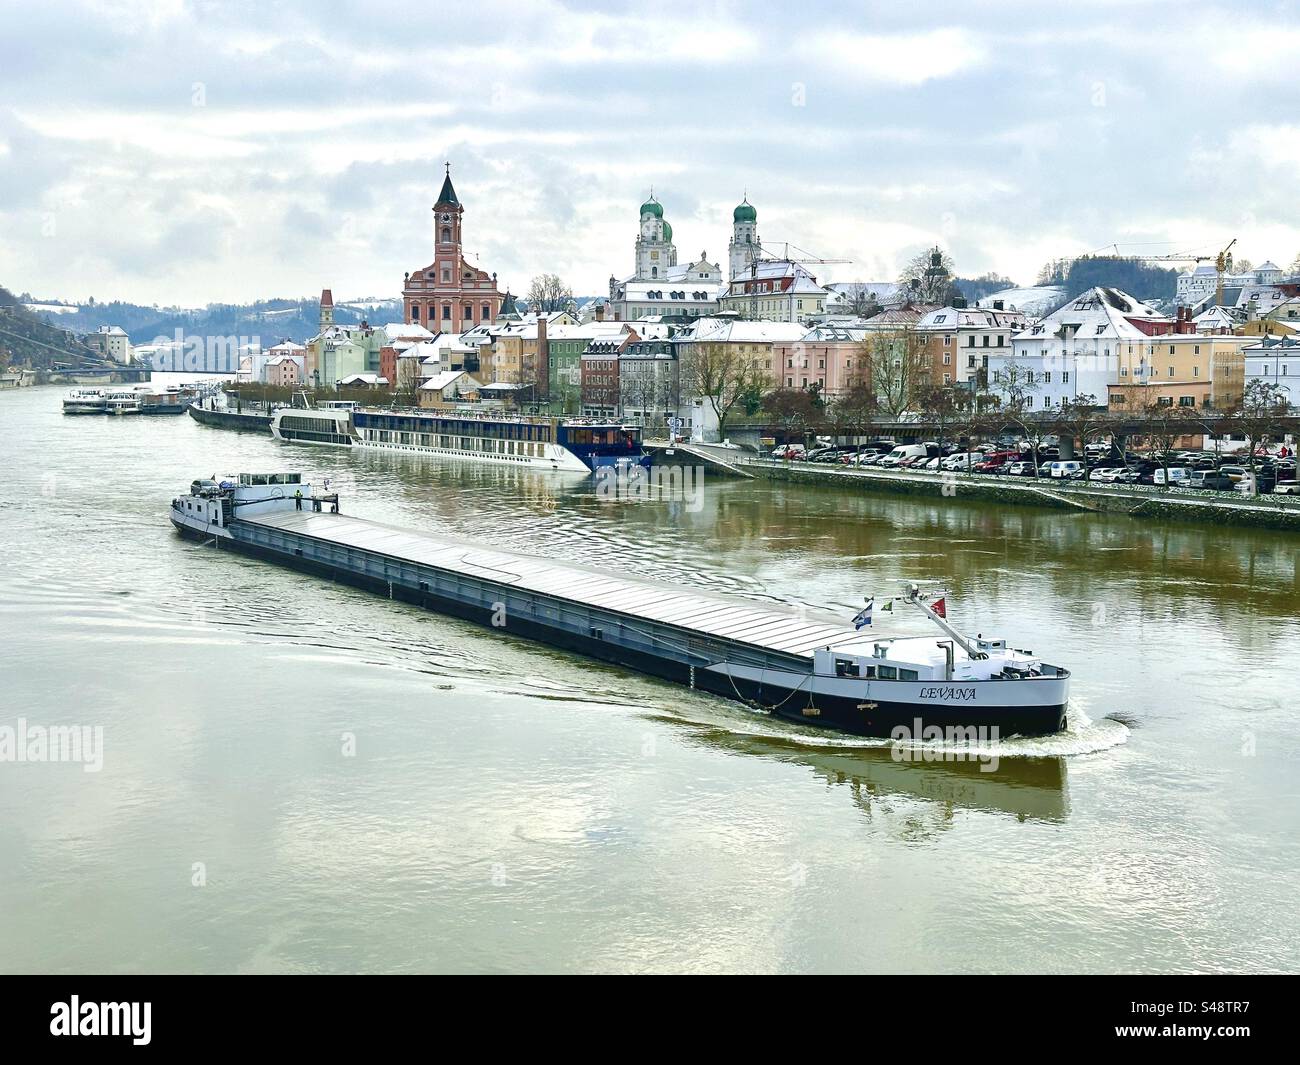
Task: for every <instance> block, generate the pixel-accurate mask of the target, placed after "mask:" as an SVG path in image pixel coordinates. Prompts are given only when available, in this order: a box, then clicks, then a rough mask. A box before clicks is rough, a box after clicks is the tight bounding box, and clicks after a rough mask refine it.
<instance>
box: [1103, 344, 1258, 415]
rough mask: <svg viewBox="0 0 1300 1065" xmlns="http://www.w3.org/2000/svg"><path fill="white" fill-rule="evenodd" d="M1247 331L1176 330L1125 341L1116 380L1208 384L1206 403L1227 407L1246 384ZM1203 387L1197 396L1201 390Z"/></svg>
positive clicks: (1157, 383) (1120, 348)
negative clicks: (1244, 350) (1176, 331)
mask: <svg viewBox="0 0 1300 1065" xmlns="http://www.w3.org/2000/svg"><path fill="white" fill-rule="evenodd" d="M1250 342H1251V338H1250V337H1247V336H1236V335H1222V336H1221V335H1217V334H1210V335H1207V334H1202V333H1176V334H1172V335H1169V336H1153V337H1145V338H1144V339H1142V340H1141V341H1125V342H1122V343H1121V344H1120V345H1119V352H1118V360H1117V361H1118V369H1117V371H1116V372H1117V378H1116V380H1115V382H1114V383H1115V384H1116V385H1118V386H1120V387H1123V386H1126V385H1171V384H1187V385H1199V384H1208V385H1209V391H1208V392H1207V393H1205V396H1206V402H1208V403H1209V404H1210V405H1212V406H1213V407H1215V408H1217V409H1219V410H1224V409H1226V408H1228V407H1231V406H1232V405H1233V404H1234V403H1236V402H1237V401H1238V400H1240V399H1241V393H1242V389H1243V388H1244V386H1245V376H1246V371H1245V359H1244V357H1243V356H1242V354H1241V350H1242V348H1244V347H1245V346H1246V345H1247V344H1249V343H1250ZM1200 394H1201V392H1200V390H1197V395H1200Z"/></svg>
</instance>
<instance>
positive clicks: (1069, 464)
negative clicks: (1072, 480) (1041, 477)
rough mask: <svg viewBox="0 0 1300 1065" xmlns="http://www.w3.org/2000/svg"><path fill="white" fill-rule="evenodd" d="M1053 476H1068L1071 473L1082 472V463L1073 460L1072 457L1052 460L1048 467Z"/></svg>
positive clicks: (1080, 473)
mask: <svg viewBox="0 0 1300 1065" xmlns="http://www.w3.org/2000/svg"><path fill="white" fill-rule="evenodd" d="M1049 468H1050V469H1051V471H1052V476H1053V477H1058V478H1059V477H1068V476H1070V474H1072V473H1078V474H1079V475H1080V476H1082V474H1083V463H1082V462H1075V461H1074V460H1073V459H1065V460H1064V461H1059V460H1058V461H1056V462H1053V463H1052V464H1051V465H1050V467H1049Z"/></svg>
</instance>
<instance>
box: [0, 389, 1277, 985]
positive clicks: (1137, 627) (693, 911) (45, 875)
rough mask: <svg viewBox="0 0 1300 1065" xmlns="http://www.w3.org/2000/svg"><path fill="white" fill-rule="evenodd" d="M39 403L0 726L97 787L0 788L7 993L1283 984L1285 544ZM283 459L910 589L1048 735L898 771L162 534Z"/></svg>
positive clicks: (0, 396)
mask: <svg viewBox="0 0 1300 1065" xmlns="http://www.w3.org/2000/svg"><path fill="white" fill-rule="evenodd" d="M62 394H63V390H62V389H57V388H32V389H23V390H18V391H12V392H7V393H0V439H2V440H3V443H4V457H5V466H6V470H5V476H4V477H3V478H2V479H0V544H2V545H3V552H4V553H3V558H4V562H5V564H4V566H3V569H2V570H0V624H2V625H3V628H2V629H0V637H2V638H3V648H4V651H3V664H4V683H3V692H4V702H3V706H2V707H0V728H2V727H4V726H10V727H12V728H14V729H15V730H16V729H17V728H18V727H19V721H20V719H21V720H22V721H23V722H25V723H26V727H28V728H30V727H31V726H33V725H39V726H45V727H51V726H58V725H79V726H85V727H95V728H102V751H101V752H100V753H101V756H102V767H100V768H99V769H98V771H87V766H86V765H78V764H75V763H68V762H31V761H29V762H15V761H8V762H0V968H2V969H3V970H5V971H10V972H41V971H53V972H97V971H104V972H137V971H148V972H153V971H162V972H280V971H289V972H338V971H353V970H361V971H377V972H411V971H429V970H439V971H443V970H450V971H468V972H485V971H486V972H494V971H517V970H523V971H561V972H569V971H590V970H609V971H690V972H714V971H724V970H728V971H729V970H743V971H754V972H772V971H794V972H803V971H884V972H914V971H942V972H978V971H989V970H993V971H1072V972H1073V971H1089V972H1091V971H1098V972H1113V971H1135V970H1136V971H1160V972H1169V971H1177V972H1182V971H1204V970H1251V971H1255V970H1294V969H1296V968H1297V967H1298V966H1300V947H1297V939H1298V933H1300V919H1298V918H1297V915H1296V906H1295V899H1296V898H1297V897H1300V845H1298V842H1297V841H1298V840H1300V794H1298V793H1300V774H1298V773H1297V766H1298V764H1300V736H1298V735H1297V728H1296V717H1297V710H1298V709H1300V707H1298V705H1297V704H1298V702H1300V700H1298V699H1297V695H1296V681H1295V667H1296V662H1297V651H1298V650H1300V621H1298V620H1297V617H1296V611H1297V606H1300V570H1298V569H1297V553H1298V551H1300V542H1298V541H1297V540H1296V539H1295V538H1294V537H1293V536H1289V535H1288V534H1285V533H1281V532H1271V531H1251V530H1245V529H1222V528H1216V527H1210V526H1207V527H1198V526H1193V525H1161V524H1153V523H1151V522H1144V521H1137V520H1134V519H1131V518H1128V517H1125V516H1121V515H1098V514H1086V513H1064V512H1058V511H1049V510H1041V511H1040V510H1036V509H1027V508H999V507H997V506H994V505H991V504H987V503H977V502H974V501H968V500H963V499H961V498H960V496H958V497H957V498H954V499H941V500H917V499H911V498H891V497H882V496H858V495H853V494H848V493H845V492H842V491H841V490H838V489H832V488H822V487H808V486H796V485H783V484H769V483H761V482H739V481H730V482H727V481H721V480H706V481H705V483H704V486H703V491H702V495H701V498H700V499H699V500H698V505H696V504H695V503H692V502H690V501H686V500H681V499H665V498H661V497H651V498H633V499H626V498H625V499H621V500H614V499H610V498H607V497H606V496H604V495H602V494H601V493H599V492H597V491H595V490H594V488H593V486H592V485H591V483H590V482H588V481H586V480H584V479H581V478H578V479H576V480H575V479H574V478H572V477H566V476H562V475H553V474H548V473H537V474H534V473H530V472H526V471H520V470H513V469H496V468H492V467H485V466H473V465H465V464H458V463H454V462H442V461H439V460H434V459H421V458H411V457H405V456H394V455H383V454H373V453H349V452H345V451H342V450H337V449H330V448H300V447H293V446H284V445H278V444H276V443H275V442H274V441H272V440H271V439H270V438H269V437H261V436H257V435H249V434H240V433H232V432H228V431H222V430H216V429H210V428H206V427H203V426H200V425H198V424H196V423H195V422H194V421H192V420H191V419H189V418H188V417H180V418H176V417H127V418H107V417H99V418H95V417H80V418H74V417H63V416H62V415H61V413H60V400H61V398H62ZM280 469H297V470H302V471H303V472H304V473H308V474H310V475H311V476H312V478H313V479H314V480H319V479H320V478H321V477H329V478H330V480H331V486H332V487H333V488H337V489H338V491H339V492H340V493H341V496H342V500H343V503H344V508H345V509H346V510H347V511H348V512H349V513H352V514H358V515H363V516H367V517H373V518H376V519H380V520H385V521H389V522H393V523H395V524H399V525H403V526H409V527H413V528H419V529H425V530H430V531H439V530H446V531H448V532H450V533H452V534H454V535H456V536H459V537H464V538H469V539H473V540H477V541H479V542H482V543H484V544H488V545H493V546H499V547H504V548H508V549H513V550H521V551H529V552H536V553H539V554H544V555H548V556H551V557H557V558H563V559H569V560H573V561H578V562H582V563H584V564H586V565H588V566H595V567H599V568H605V569H608V570H610V571H619V572H627V573H633V574H636V575H639V576H643V577H647V578H651V579H654V580H660V581H669V582H678V583H684V584H689V585H695V586H700V587H707V588H711V589H715V590H720V591H724V592H730V593H733V594H736V595H740V596H748V597H752V598H755V599H760V600H764V601H769V602H771V601H775V602H780V603H787V604H800V603H804V604H808V605H811V606H815V607H818V608H823V609H829V610H832V611H834V612H837V613H839V614H842V615H843V616H844V617H845V618H846V619H847V618H848V617H851V616H852V615H853V613H855V612H856V611H857V609H858V608H859V607H860V606H861V603H862V599H863V596H864V595H866V594H870V593H873V592H874V593H875V594H877V595H887V594H889V593H890V592H892V591H893V590H894V588H895V581H896V580H897V579H899V578H918V577H923V578H935V579H942V580H946V581H947V582H948V583H949V585H950V587H951V589H952V594H951V596H950V598H949V617H950V618H951V619H954V620H956V621H957V622H958V623H959V624H961V625H962V626H964V627H966V628H968V629H970V630H982V631H984V632H986V633H987V632H989V631H1000V632H1002V633H1005V634H1006V635H1007V636H1009V637H1011V638H1012V640H1013V642H1015V643H1016V644H1017V645H1018V646H1026V645H1027V646H1030V647H1032V648H1033V649H1034V650H1036V651H1038V652H1039V653H1040V654H1042V655H1043V656H1044V657H1045V658H1047V659H1048V660H1050V661H1054V662H1060V663H1061V664H1063V665H1066V666H1068V667H1070V668H1071V669H1072V670H1073V673H1074V679H1073V691H1072V702H1071V708H1070V716H1071V727H1070V731H1069V732H1067V733H1065V734H1063V735H1060V736H1056V737H1050V738H1045V739H1039V740H1033V741H1019V740H1007V741H1003V742H1002V743H1000V744H997V745H995V747H994V748H991V749H990V750H988V751H986V752H985V753H986V754H987V755H989V756H990V757H991V758H994V759H995V760H994V761H988V760H986V761H984V762H982V763H976V762H970V761H966V762H959V761H933V760H932V761H925V760H921V759H920V758H914V759H913V760H911V761H907V760H899V759H898V757H897V756H896V752H894V751H892V750H891V748H890V747H889V746H887V745H883V744H880V743H877V742H875V741H870V740H861V739H856V738H851V737H844V736H837V735H833V734H828V733H823V732H818V731H815V730H812V729H807V728H801V727H799V726H795V725H789V724H784V723H781V722H779V721H775V720H771V719H769V718H767V717H766V716H764V715H762V714H760V713H757V712H755V711H752V710H749V709H747V708H746V707H744V706H742V705H739V704H734V703H729V702H726V701H723V700H719V699H715V698H712V697H708V696H702V695H699V694H696V693H692V692H689V691H687V690H683V689H681V688H678V687H676V686H673V685H670V684H667V683H662V682H659V681H655V680H652V679H648V678H644V677H640V676H638V675H635V674H631V673H627V672H624V671H622V670H620V669H618V668H613V667H609V666H604V665H600V664H595V663H592V662H590V661H587V660H585V659H582V658H579V657H575V656H572V655H569V654H565V653H561V652H558V651H553V650H550V649H548V648H545V647H540V646H537V645H532V644H528V643H526V642H520V641H517V640H516V639H514V638H512V637H510V636H507V635H502V634H501V633H499V632H491V631H487V630H482V629H478V628H475V627H473V626H470V625H467V624H464V623H461V622H458V621H453V620H449V619H445V618H441V617H438V616H436V615H432V614H428V613H424V612H421V611H419V610H417V609H415V608H413V607H409V606H406V605H403V604H400V603H394V602H391V601H388V600H385V599H382V598H378V597H375V596H373V595H371V594H368V593H366V592H362V591H358V590H355V589H351V588H347V587H343V586H339V585H335V584H331V583H329V582H326V581H321V580H318V579H314V578H309V577H305V576H302V575H300V574H296V573H294V572H291V571H288V570H285V569H281V568H279V567H276V566H274V565H271V564H267V563H262V562H256V561H251V560H248V559H245V558H241V557H238V556H235V555H232V554H220V553H216V552H214V551H212V550H211V549H210V548H204V547H201V546H199V545H196V544H194V543H192V542H188V541H183V540H181V539H180V538H179V537H178V536H176V535H175V533H174V532H173V531H172V529H171V527H170V525H169V523H168V520H167V513H168V505H169V502H170V500H171V498H172V497H173V496H174V495H175V494H177V493H178V492H180V491H181V490H183V489H184V488H185V487H186V486H187V485H188V484H189V482H190V481H191V480H192V479H193V478H194V477H196V476H207V475H210V474H213V473H218V474H222V473H234V472H240V471H254V470H257V471H271V470H280ZM878 618H879V619H880V620H881V621H884V622H886V623H887V624H890V625H893V626H895V627H897V628H900V629H904V630H907V629H912V628H917V626H918V622H917V620H916V619H912V618H908V617H898V618H897V619H890V617H889V615H884V617H883V618H881V617H880V615H878ZM917 631H921V630H920V629H919V628H917ZM994 767H996V768H995V771H992V772H989V771H986V770H989V769H994ZM90 768H92V769H93V768H94V766H91V767H90Z"/></svg>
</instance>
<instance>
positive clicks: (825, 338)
mask: <svg viewBox="0 0 1300 1065" xmlns="http://www.w3.org/2000/svg"><path fill="white" fill-rule="evenodd" d="M867 332H868V330H867V327H866V324H865V323H862V324H860V325H836V324H834V323H832V322H823V323H822V324H821V325H819V326H816V327H814V328H813V329H810V330H809V331H808V332H807V333H805V334H804V335H803V336H802V337H800V338H799V339H800V341H801V342H802V343H805V344H827V343H835V342H837V341H839V342H844V341H849V342H852V343H854V344H857V343H860V342H861V341H862V339H863V338H864V337H865V336H866V335H867Z"/></svg>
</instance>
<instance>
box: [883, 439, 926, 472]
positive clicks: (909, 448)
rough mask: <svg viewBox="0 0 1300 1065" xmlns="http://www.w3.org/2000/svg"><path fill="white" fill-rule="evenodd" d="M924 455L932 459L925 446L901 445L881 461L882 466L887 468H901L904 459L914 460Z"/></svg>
mask: <svg viewBox="0 0 1300 1065" xmlns="http://www.w3.org/2000/svg"><path fill="white" fill-rule="evenodd" d="M922 455H924V456H925V457H926V458H929V457H930V456H929V452H928V451H927V449H926V446H925V445H924V444H899V445H898V447H896V448H894V450H893V451H891V452H890V453H889V454H888V455H886V456H885V457H884V458H882V459H881V460H880V465H881V466H883V467H886V468H889V467H892V466H901V465H902V464H903V460H904V459H914V458H918V457H920V456H922Z"/></svg>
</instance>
